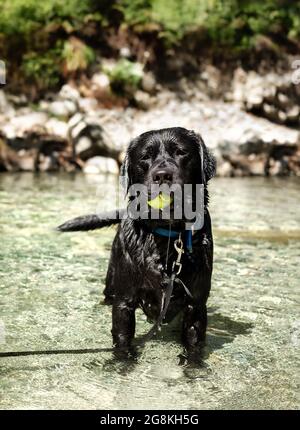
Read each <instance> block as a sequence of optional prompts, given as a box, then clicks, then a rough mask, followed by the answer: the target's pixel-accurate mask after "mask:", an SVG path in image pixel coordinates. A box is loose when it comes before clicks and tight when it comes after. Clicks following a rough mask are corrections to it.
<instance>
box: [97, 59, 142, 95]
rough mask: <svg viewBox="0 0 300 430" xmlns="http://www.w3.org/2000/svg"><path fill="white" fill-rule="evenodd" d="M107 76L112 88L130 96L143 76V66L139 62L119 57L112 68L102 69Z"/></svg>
mask: <svg viewBox="0 0 300 430" xmlns="http://www.w3.org/2000/svg"><path fill="white" fill-rule="evenodd" d="M104 71H105V72H106V73H107V75H108V76H109V80H110V84H111V87H112V89H113V90H114V91H115V92H116V93H119V94H122V95H127V96H130V95H132V93H133V92H134V90H135V89H137V88H138V87H139V85H140V83H141V80H142V77H143V67H142V65H141V64H139V63H134V62H132V61H129V60H126V59H124V58H123V59H121V60H119V61H118V62H117V63H116V65H115V66H114V67H112V68H106V69H105V70H104Z"/></svg>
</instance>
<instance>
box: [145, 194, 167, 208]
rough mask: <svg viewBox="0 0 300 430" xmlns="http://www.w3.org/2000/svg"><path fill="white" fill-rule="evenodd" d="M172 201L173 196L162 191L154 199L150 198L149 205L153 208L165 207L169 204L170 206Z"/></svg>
mask: <svg viewBox="0 0 300 430" xmlns="http://www.w3.org/2000/svg"><path fill="white" fill-rule="evenodd" d="M172 201H173V199H172V197H170V196H168V195H167V194H162V193H160V194H159V195H158V196H157V197H155V198H154V199H152V200H148V205H149V206H151V207H152V208H153V209H164V208H166V207H167V206H170V204H171V203H172Z"/></svg>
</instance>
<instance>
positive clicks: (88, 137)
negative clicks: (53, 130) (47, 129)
mask: <svg viewBox="0 0 300 430" xmlns="http://www.w3.org/2000/svg"><path fill="white" fill-rule="evenodd" d="M69 135H70V137H71V139H72V142H73V146H74V151H75V154H76V155H77V156H78V157H79V158H80V159H81V160H83V161H85V160H87V159H89V158H92V157H94V156H96V155H101V156H106V157H111V158H114V159H115V160H118V159H119V155H120V150H118V149H116V145H115V144H114V140H113V139H112V137H111V136H110V135H109V134H108V133H107V131H106V130H104V128H103V127H102V125H101V124H100V120H99V119H98V118H96V117H88V116H83V115H80V114H76V115H75V116H74V117H72V118H71V120H70V121H69Z"/></svg>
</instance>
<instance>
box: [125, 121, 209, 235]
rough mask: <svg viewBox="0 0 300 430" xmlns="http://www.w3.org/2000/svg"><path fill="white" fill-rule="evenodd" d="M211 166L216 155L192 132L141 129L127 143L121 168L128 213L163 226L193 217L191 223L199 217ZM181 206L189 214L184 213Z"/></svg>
mask: <svg viewBox="0 0 300 430" xmlns="http://www.w3.org/2000/svg"><path fill="white" fill-rule="evenodd" d="M215 170H216V162H215V158H214V157H213V156H212V154H211V153H210V152H209V151H208V149H207V147H206V146H205V144H204V142H203V140H202V138H201V136H200V135H198V134H196V133H194V132H193V131H189V130H186V129H185V128H181V127H174V128H165V129H161V130H154V131H149V132H146V133H143V134H141V135H140V136H138V137H137V138H136V139H134V140H133V141H132V142H131V143H130V145H129V147H128V150H127V153H126V156H125V160H124V163H123V165H122V168H121V176H122V177H123V185H124V186H125V189H126V191H127V192H128V191H129V196H130V198H129V201H130V202H133V203H134V204H133V206H132V205H130V209H129V212H130V217H133V218H135V219H144V220H145V219H150V220H151V222H152V223H153V221H154V220H160V222H159V224H163V225H164V224H165V223H166V222H167V221H168V220H169V221H168V222H170V221H172V223H173V224H174V223H175V224H176V223H180V220H181V221H183V220H185V221H186V220H193V222H194V224H193V225H194V227H195V226H196V224H195V220H196V219H198V220H199V219H202V220H203V219H204V218H203V215H204V212H203V207H204V206H206V205H207V203H208V193H207V189H206V184H207V182H208V181H209V180H210V179H211V178H212V177H213V176H214V174H215ZM198 184H203V186H204V193H203V186H202V185H201V186H202V188H201V190H202V191H201V194H199V193H197V188H198V190H199V187H197V185H198ZM187 185H190V191H189V192H188V191H187V187H186V186H187ZM166 187H167V188H168V192H167V199H166V195H165V194H166V193H165V189H166ZM137 188H139V189H137ZM153 188H154V190H153ZM162 188H163V190H162ZM162 198H163V199H164V200H163V202H162V200H161V199H162ZM166 202H167V203H166ZM200 203H201V204H200ZM199 204H200V206H199ZM163 205H164V206H163ZM150 206H151V208H150ZM132 208H134V210H133V209H132ZM166 208H168V209H166ZM186 208H190V209H191V211H192V213H191V211H190V212H189V215H188V214H187V210H186ZM201 208H202V209H201ZM136 210H137V212H136ZM195 210H196V212H195ZM155 214H156V215H155ZM196 214H198V215H196ZM200 215H201V216H200ZM154 222H156V221H154ZM197 225H198V224H197ZM199 228H200V227H199Z"/></svg>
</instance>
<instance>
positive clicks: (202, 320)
mask: <svg viewBox="0 0 300 430" xmlns="http://www.w3.org/2000/svg"><path fill="white" fill-rule="evenodd" d="M206 327H207V310H206V305H205V304H198V303H189V304H188V305H187V307H186V309H185V311H184V315H183V326H182V342H183V345H184V346H185V347H186V349H187V351H188V352H194V351H196V350H199V348H200V349H201V348H202V347H203V344H204V341H205V334H206Z"/></svg>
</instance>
